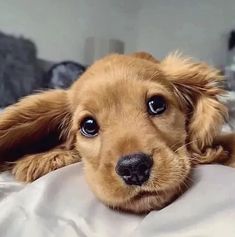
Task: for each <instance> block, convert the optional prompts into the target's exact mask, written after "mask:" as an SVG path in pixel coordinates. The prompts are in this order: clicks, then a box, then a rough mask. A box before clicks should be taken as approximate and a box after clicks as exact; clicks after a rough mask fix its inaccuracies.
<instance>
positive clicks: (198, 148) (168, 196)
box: [0, 53, 227, 213]
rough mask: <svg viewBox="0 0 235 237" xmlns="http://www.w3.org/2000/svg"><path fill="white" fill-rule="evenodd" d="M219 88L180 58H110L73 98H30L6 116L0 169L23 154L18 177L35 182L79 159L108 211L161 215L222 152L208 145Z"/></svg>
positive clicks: (56, 93) (53, 94) (218, 109)
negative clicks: (198, 167)
mask: <svg viewBox="0 0 235 237" xmlns="http://www.w3.org/2000/svg"><path fill="white" fill-rule="evenodd" d="M220 78H221V77H220V75H219V73H218V71H217V70H215V69H213V68H210V67H208V66H207V65H205V64H202V63H195V62H193V61H192V60H190V59H187V58H183V57H181V56H179V55H176V54H173V55H170V56H168V57H166V58H165V59H164V60H162V61H160V62H159V61H157V60H156V59H154V58H153V57H152V56H151V55H149V54H146V53H137V54H134V55H129V56H125V55H111V56H108V57H106V58H104V59H101V60H100V61H98V62H96V63H95V64H94V65H93V66H91V67H90V68H89V69H88V70H87V71H86V72H85V73H84V74H83V75H82V77H81V78H80V79H79V80H78V81H76V82H75V84H74V85H73V86H72V87H71V88H69V89H68V90H53V91H49V92H44V93H41V94H38V95H32V96H29V97H26V98H25V99H23V100H22V101H21V102H19V103H17V104H16V105H13V106H11V107H10V108H9V109H7V110H6V111H5V113H4V114H3V115H2V116H1V117H0V158H1V159H0V169H1V162H2V161H6V162H8V161H14V160H15V159H17V157H15V156H14V155H15V154H18V153H20V154H26V158H23V159H22V161H21V160H19V162H18V164H17V165H15V167H14V170H15V171H13V173H15V175H16V176H17V177H18V179H20V180H26V181H32V180H34V179H36V178H38V177H40V176H42V175H43V174H45V173H48V172H50V171H51V170H54V169H56V168H59V167H61V166H64V165H67V164H70V163H73V162H77V161H79V160H80V156H81V158H82V160H83V162H84V167H85V175H86V178H87V181H88V183H89V185H90V187H91V188H92V190H93V191H94V193H95V194H96V196H97V197H98V198H99V199H100V200H102V201H103V202H104V203H106V204H107V205H109V206H111V207H114V208H117V209H121V210H126V211H132V212H138V213H140V212H146V211H150V210H151V209H159V208H162V207H163V206H165V205H166V204H167V203H169V202H170V201H172V200H173V199H174V198H175V197H176V196H177V195H179V194H180V193H181V192H182V191H183V190H184V187H185V186H186V185H187V179H188V177H189V175H190V173H191V172H190V170H191V166H192V162H197V159H199V162H200V160H203V159H204V161H209V162H211V161H213V157H214V156H219V155H220V153H221V152H222V151H223V149H222V151H221V149H220V150H219V149H216V148H215V147H213V144H212V143H213V140H214V138H215V136H216V135H217V134H218V132H219V130H220V127H221V125H222V124H223V122H224V116H225V115H226V112H227V111H226V109H225V107H224V106H223V105H222V104H221V103H220V102H219V101H218V100H217V96H218V95H221V93H222V92H223V91H222V90H221V89H220V88H219V87H218V85H217V84H218V83H217V82H218V81H220ZM53 139H54V140H55V142H54V140H53ZM48 140H49V141H51V140H52V141H53V142H54V143H53V142H52V144H51V143H50V144H51V145H49V146H46V149H50V148H52V149H50V150H49V151H48V150H46V151H45V146H42V148H40V146H39V145H40V144H44V143H43V142H45V144H46V141H48ZM61 143H63V146H62V147H60V146H59V147H57V145H61ZM53 144H54V145H53ZM64 145H65V146H64ZM64 148H66V149H67V150H64ZM61 149H62V150H61ZM41 150H42V151H43V156H44V158H43V161H44V162H43V161H42V160H41V159H42V156H41V153H39V154H38V152H39V151H41ZM32 153H36V154H35V155H36V157H37V158H38V159H37V160H36V161H35V158H34V155H33V158H32V156H28V157H27V154H32ZM78 153H79V155H80V156H79V155H78ZM58 156H60V157H59V158H58ZM211 158H212V159H211ZM61 159H62V160H61ZM34 161H35V162H34ZM45 162H47V163H46V165H45ZM8 164H9V163H8ZM38 164H41V166H38Z"/></svg>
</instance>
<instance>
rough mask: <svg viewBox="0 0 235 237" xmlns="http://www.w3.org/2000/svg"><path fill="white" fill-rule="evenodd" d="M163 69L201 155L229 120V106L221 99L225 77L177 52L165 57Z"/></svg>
mask: <svg viewBox="0 0 235 237" xmlns="http://www.w3.org/2000/svg"><path fill="white" fill-rule="evenodd" d="M160 67H161V69H162V71H163V72H164V74H165V75H166V77H167V78H168V79H169V80H170V81H171V82H172V85H173V87H174V91H175V93H176V95H177V97H178V98H179V102H180V103H181V105H182V106H183V107H184V110H185V112H186V113H187V116H188V118H187V119H188V120H187V129H188V142H190V143H191V145H190V146H191V148H193V150H194V151H195V152H198V153H200V152H202V151H204V150H205V148H206V147H209V146H211V145H212V142H213V140H214V138H215V136H216V135H217V134H218V133H219V132H220V129H221V126H222V125H223V123H224V120H225V118H226V117H227V109H226V107H225V106H224V105H223V104H222V103H221V102H220V101H219V100H218V96H220V95H222V94H223V93H224V91H223V89H222V88H221V85H220V83H221V81H222V79H223V77H222V76H221V75H220V73H219V71H218V70H216V69H215V68H212V67H209V66H208V65H207V64H204V63H198V62H194V61H193V60H191V59H189V58H184V57H182V56H181V55H179V54H178V53H174V54H170V55H169V56H168V57H166V58H165V59H164V60H163V61H161V63H160Z"/></svg>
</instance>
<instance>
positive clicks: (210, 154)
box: [192, 133, 235, 168]
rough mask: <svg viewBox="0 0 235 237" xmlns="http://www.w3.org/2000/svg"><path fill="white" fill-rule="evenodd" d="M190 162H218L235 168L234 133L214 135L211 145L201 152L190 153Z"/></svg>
mask: <svg viewBox="0 0 235 237" xmlns="http://www.w3.org/2000/svg"><path fill="white" fill-rule="evenodd" d="M192 163H193V164H210V163H220V164H224V165H228V166H231V167H234V168H235V133H231V134H224V135H220V136H218V137H216V138H215V140H214V142H213V145H212V147H208V148H207V149H206V150H205V152H203V153H201V154H198V153H192Z"/></svg>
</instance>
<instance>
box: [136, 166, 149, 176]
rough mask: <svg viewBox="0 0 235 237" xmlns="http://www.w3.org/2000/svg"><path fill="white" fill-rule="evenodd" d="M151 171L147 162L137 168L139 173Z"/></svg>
mask: <svg viewBox="0 0 235 237" xmlns="http://www.w3.org/2000/svg"><path fill="white" fill-rule="evenodd" d="M149 171H150V169H149V167H148V166H147V165H146V164H140V165H139V166H138V168H137V173H138V174H139V175H148V174H149Z"/></svg>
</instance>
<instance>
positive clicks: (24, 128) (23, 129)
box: [0, 90, 71, 164]
mask: <svg viewBox="0 0 235 237" xmlns="http://www.w3.org/2000/svg"><path fill="white" fill-rule="evenodd" d="M70 121H71V112H70V106H69V102H68V98H67V91H65V90H51V91H47V92H43V93H39V94H35V95H30V96H28V97H25V98H24V99H22V100H21V101H20V102H18V103H16V104H15V105H12V106H9V107H8V108H6V109H5V110H4V111H3V112H2V113H1V114H0V164H3V163H4V162H5V161H14V160H15V159H17V158H19V157H20V156H22V155H24V153H30V152H32V153H34V152H36V151H37V149H49V148H50V146H54V145H55V144H57V143H59V142H60V140H63V137H66V133H67V131H68V130H69V126H70Z"/></svg>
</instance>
